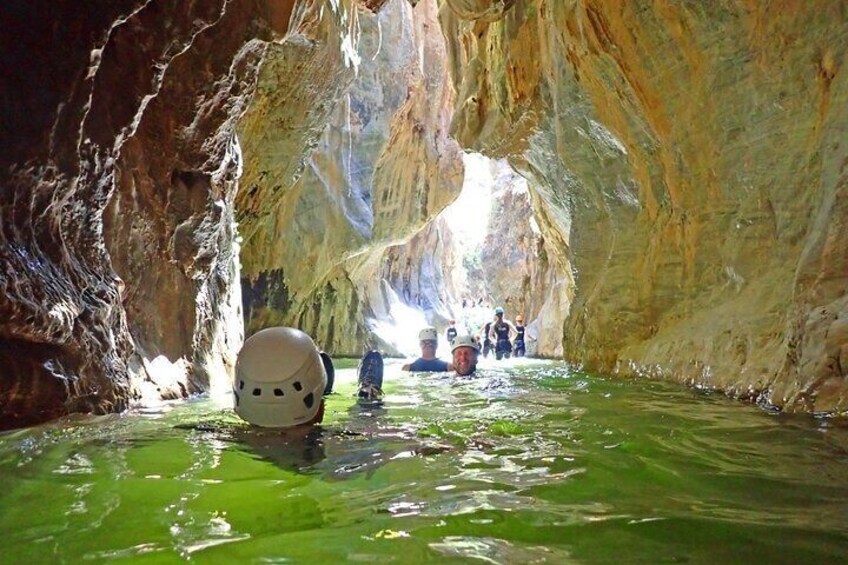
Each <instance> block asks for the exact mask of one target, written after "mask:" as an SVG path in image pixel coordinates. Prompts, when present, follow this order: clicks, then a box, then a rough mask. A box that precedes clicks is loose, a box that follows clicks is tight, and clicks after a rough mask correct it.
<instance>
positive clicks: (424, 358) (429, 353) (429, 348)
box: [401, 328, 451, 373]
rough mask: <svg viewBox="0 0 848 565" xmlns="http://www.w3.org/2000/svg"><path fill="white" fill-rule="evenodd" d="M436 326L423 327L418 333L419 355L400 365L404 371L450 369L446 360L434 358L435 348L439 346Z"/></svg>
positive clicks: (435, 371) (436, 371)
mask: <svg viewBox="0 0 848 565" xmlns="http://www.w3.org/2000/svg"><path fill="white" fill-rule="evenodd" d="M437 335H438V334H437V333H436V328H424V329H423V330H421V331H420V332H419V333H418V341H419V344H420V345H421V357H419V358H418V359H416V360H415V361H413V362H412V363H407V364H406V365H404V366H403V367H401V369H402V370H404V371H421V372H423V371H429V372H433V373H441V372H444V371H450V370H451V367H450V364H449V363H448V362H447V361H442V360H441V359H437V358H436V349H437V348H438V346H439V340H438V337H437Z"/></svg>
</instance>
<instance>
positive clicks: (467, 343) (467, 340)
mask: <svg viewBox="0 0 848 565" xmlns="http://www.w3.org/2000/svg"><path fill="white" fill-rule="evenodd" d="M460 347H470V348H472V349H474V351H476V352H477V353H479V352H480V347H479V346H478V345H477V342H476V341H474V338H473V337H471V336H470V335H458V336H456V337H455V338H454V340H453V346H451V353H453V352H454V351H456V350H457V349H458V348H460Z"/></svg>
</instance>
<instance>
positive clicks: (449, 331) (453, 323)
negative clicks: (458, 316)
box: [445, 320, 458, 346]
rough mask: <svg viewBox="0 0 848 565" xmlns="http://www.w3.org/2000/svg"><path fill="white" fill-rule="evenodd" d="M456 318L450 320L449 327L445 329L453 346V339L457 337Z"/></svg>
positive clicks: (446, 335)
mask: <svg viewBox="0 0 848 565" xmlns="http://www.w3.org/2000/svg"><path fill="white" fill-rule="evenodd" d="M457 333H458V332H457V331H456V320H448V329H447V330H445V337H446V338H447V340H448V343H449V344H450V345H451V346H453V340H455V339H456V334H457Z"/></svg>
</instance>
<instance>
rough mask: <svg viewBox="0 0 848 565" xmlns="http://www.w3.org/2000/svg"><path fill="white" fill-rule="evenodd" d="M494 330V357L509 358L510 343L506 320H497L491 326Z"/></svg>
mask: <svg viewBox="0 0 848 565" xmlns="http://www.w3.org/2000/svg"><path fill="white" fill-rule="evenodd" d="M493 331H494V332H495V339H496V340H497V341H496V342H495V359H500V358H502V357H506V358H507V359H509V356H510V354H511V353H512V344H511V343H510V342H509V324H507V323H506V322H503V321H501V322H497V323H495V327H494V328H493Z"/></svg>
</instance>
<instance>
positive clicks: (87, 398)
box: [0, 0, 383, 428]
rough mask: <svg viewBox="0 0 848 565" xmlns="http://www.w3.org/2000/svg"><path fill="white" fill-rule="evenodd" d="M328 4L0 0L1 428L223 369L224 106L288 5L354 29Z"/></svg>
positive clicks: (229, 130) (231, 137)
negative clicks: (1, 83)
mask: <svg viewBox="0 0 848 565" xmlns="http://www.w3.org/2000/svg"><path fill="white" fill-rule="evenodd" d="M382 3H383V2H382V1H375V0H369V1H368V2H362V3H361V5H362V6H365V7H367V8H373V9H378V8H380V7H381V5H382ZM333 6H334V7H335V8H336V9H335V10H331V9H329V8H327V9H326V10H325V5H324V3H323V2H320V1H315V2H306V1H302V2H297V3H296V2H295V1H294V0H292V1H270V0H269V1H267V2H266V1H264V0H219V1H215V0H206V1H201V2H192V3H185V2H179V1H161V2H158V1H157V2H154V1H145V0H123V1H122V0H114V1H113V0H109V1H95V2H86V3H78V2H63V1H52V0H51V1H49V2H48V1H38V0H35V1H29V0H27V1H26V2H24V1H19V0H10V1H9V2H3V3H2V5H1V6H0V21H1V22H2V28H3V29H4V33H3V34H2V35H0V53H2V58H0V67H2V73H0V76H2V77H3V81H4V84H3V88H2V106H0V111H2V115H0V118H1V119H0V124H2V131H0V147H2V151H0V186H2V190H3V193H2V207H0V220H2V230H0V284H1V285H2V289H3V293H2V298H0V312H2V320H0V364H2V365H3V369H2V372H0V416H2V417H1V418H0V427H2V428H12V427H17V426H21V425H26V424H29V423H36V422H40V421H44V420H48V419H50V418H54V417H57V416H59V415H62V414H66V413H68V412H99V413H102V412H109V411H116V410H121V409H123V408H125V407H126V406H128V404H129V403H130V402H131V401H132V400H133V399H141V398H148V399H152V398H157V397H159V398H173V397H182V396H186V395H188V394H191V393H193V392H201V391H205V390H208V389H209V388H210V387H215V386H216V385H217V386H223V387H226V386H228V377H229V370H230V369H231V364H232V361H233V358H234V355H235V352H236V351H237V350H238V347H240V344H241V339H242V323H241V317H240V315H239V313H240V306H241V305H240V299H239V290H240V285H239V278H238V274H237V267H238V266H237V262H236V259H237V247H234V240H235V236H234V202H233V200H234V197H235V192H236V187H237V182H238V177H239V175H240V174H241V170H242V165H243V161H242V152H241V149H240V146H239V141H238V138H237V136H236V122H237V121H238V119H239V118H240V117H241V115H242V114H243V113H244V111H245V109H246V106H247V104H248V102H249V100H250V99H251V96H252V94H253V90H254V87H255V85H256V80H257V76H258V74H259V69H260V67H261V65H262V61H263V58H264V56H265V52H266V49H267V48H268V46H269V45H274V46H279V45H280V44H285V43H286V41H287V40H286V37H288V34H289V30H290V23H292V27H294V28H296V32H295V33H294V34H292V35H293V37H294V40H295V41H299V42H302V43H309V42H313V43H314V42H317V41H318V40H320V38H321V37H336V38H343V37H345V36H346V35H347V34H348V31H349V28H348V27H346V25H347V23H348V22H347V21H346V14H348V13H350V12H351V11H353V12H355V11H356V8H355V4H353V3H352V2H342V3H334V4H333ZM352 8H353V9H352ZM319 13H321V14H323V16H322V17H319V16H318V14H319ZM340 40H341V39H340ZM333 53H334V57H335V59H337V60H342V52H341V50H339V49H336V50H335V51H334V52H333ZM322 94H325V95H331V94H332V92H327V93H322V92H318V93H317V95H316V96H314V100H313V102H314V104H316V105H320V103H321V95H322ZM213 377H214V378H213Z"/></svg>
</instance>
